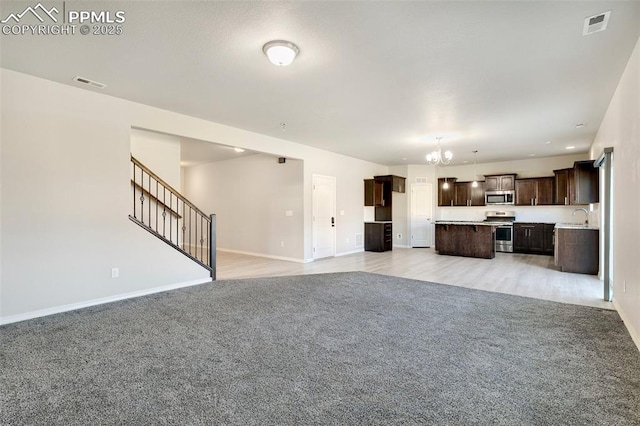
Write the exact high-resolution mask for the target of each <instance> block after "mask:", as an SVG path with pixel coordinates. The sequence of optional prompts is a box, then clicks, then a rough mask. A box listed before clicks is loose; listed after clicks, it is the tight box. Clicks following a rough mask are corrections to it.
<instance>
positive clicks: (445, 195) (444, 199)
mask: <svg viewBox="0 0 640 426" xmlns="http://www.w3.org/2000/svg"><path fill="white" fill-rule="evenodd" d="M456 180H457V179H456V178H438V206H440V207H443V206H453V205H454V203H455V186H454V185H455V183H456ZM445 183H446V184H447V185H448V186H449V187H448V188H445Z"/></svg>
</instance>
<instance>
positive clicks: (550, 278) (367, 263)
mask: <svg viewBox="0 0 640 426" xmlns="http://www.w3.org/2000/svg"><path fill="white" fill-rule="evenodd" d="M217 256H218V259H217V263H218V265H217V266H218V270H217V274H218V275H217V278H218V279H219V280H226V279H238V278H251V277H267V276H284V275H302V274H320V273H327V272H347V271H366V272H374V273H378V274H385V275H393V276H397V277H403V278H412V279H416V280H422V281H431V282H436V283H441V284H450V285H457V286H462V287H469V288H475V289H480V290H488V291H495V292H499V293H507V294H514V295H518V296H526V297H534V298H538V299H545V300H552V301H556V302H563V303H572V304H578V305H586V306H594V307H598V308H605V309H613V305H612V304H611V303H609V302H605V301H604V300H603V299H602V296H603V284H602V281H600V280H599V279H598V278H597V277H596V276H593V275H583V274H571V273H566V272H560V271H559V270H558V268H556V267H555V266H554V265H553V257H552V256H540V255H528V254H515V253H496V257H495V259H474V258H466V257H457V256H441V255H438V254H437V253H436V252H435V251H434V249H433V248H397V247H396V248H394V249H393V251H390V252H384V253H373V252H362V253H356V254H350V255H347V256H340V257H334V258H327V259H320V260H316V261H314V262H310V263H297V262H288V261H283V260H274V259H267V258H264V257H255V256H247V255H243V254H236V253H229V252H223V251H218V253H217Z"/></svg>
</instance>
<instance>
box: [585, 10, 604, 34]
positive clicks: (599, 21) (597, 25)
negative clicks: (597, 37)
mask: <svg viewBox="0 0 640 426" xmlns="http://www.w3.org/2000/svg"><path fill="white" fill-rule="evenodd" d="M610 15H611V11H608V12H604V13H599V14H597V15H593V16H589V17H588V18H585V20H584V27H583V29H582V35H588V34H593V33H597V32H599V31H604V30H606V29H607V24H608V23H609V16H610Z"/></svg>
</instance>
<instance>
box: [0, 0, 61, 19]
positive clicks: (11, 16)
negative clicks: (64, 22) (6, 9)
mask: <svg viewBox="0 0 640 426" xmlns="http://www.w3.org/2000/svg"><path fill="white" fill-rule="evenodd" d="M38 12H39V13H38ZM29 13H30V14H31V15H33V16H35V17H36V18H37V19H38V21H40V22H44V19H43V16H45V17H46V16H48V17H49V18H50V19H51V20H52V21H53V22H58V19H57V18H56V17H55V16H54V15H53V14H54V13H55V14H56V15H57V14H58V13H60V12H59V11H58V9H56V8H55V6H54V7H52V8H51V9H49V10H47V8H46V7H44V6H43V5H42V3H38V4H37V5H36V6H35V7H31V6H29V7H27V8H26V9H25V10H24V11H22V13H11V14H9V16H7V17H6V18H5V19H3V20H2V21H0V23H3V24H6V23H8V22H9V21H11V20H14V21H15V23H16V24H17V23H19V22H20V20H21V19H22V18H23V17H24V16H25V15H27V14H29Z"/></svg>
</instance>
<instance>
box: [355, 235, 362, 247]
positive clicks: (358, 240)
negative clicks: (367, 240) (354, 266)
mask: <svg viewBox="0 0 640 426" xmlns="http://www.w3.org/2000/svg"><path fill="white" fill-rule="evenodd" d="M363 245H364V243H363V239H362V234H356V241H355V246H356V247H362V246H363Z"/></svg>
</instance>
